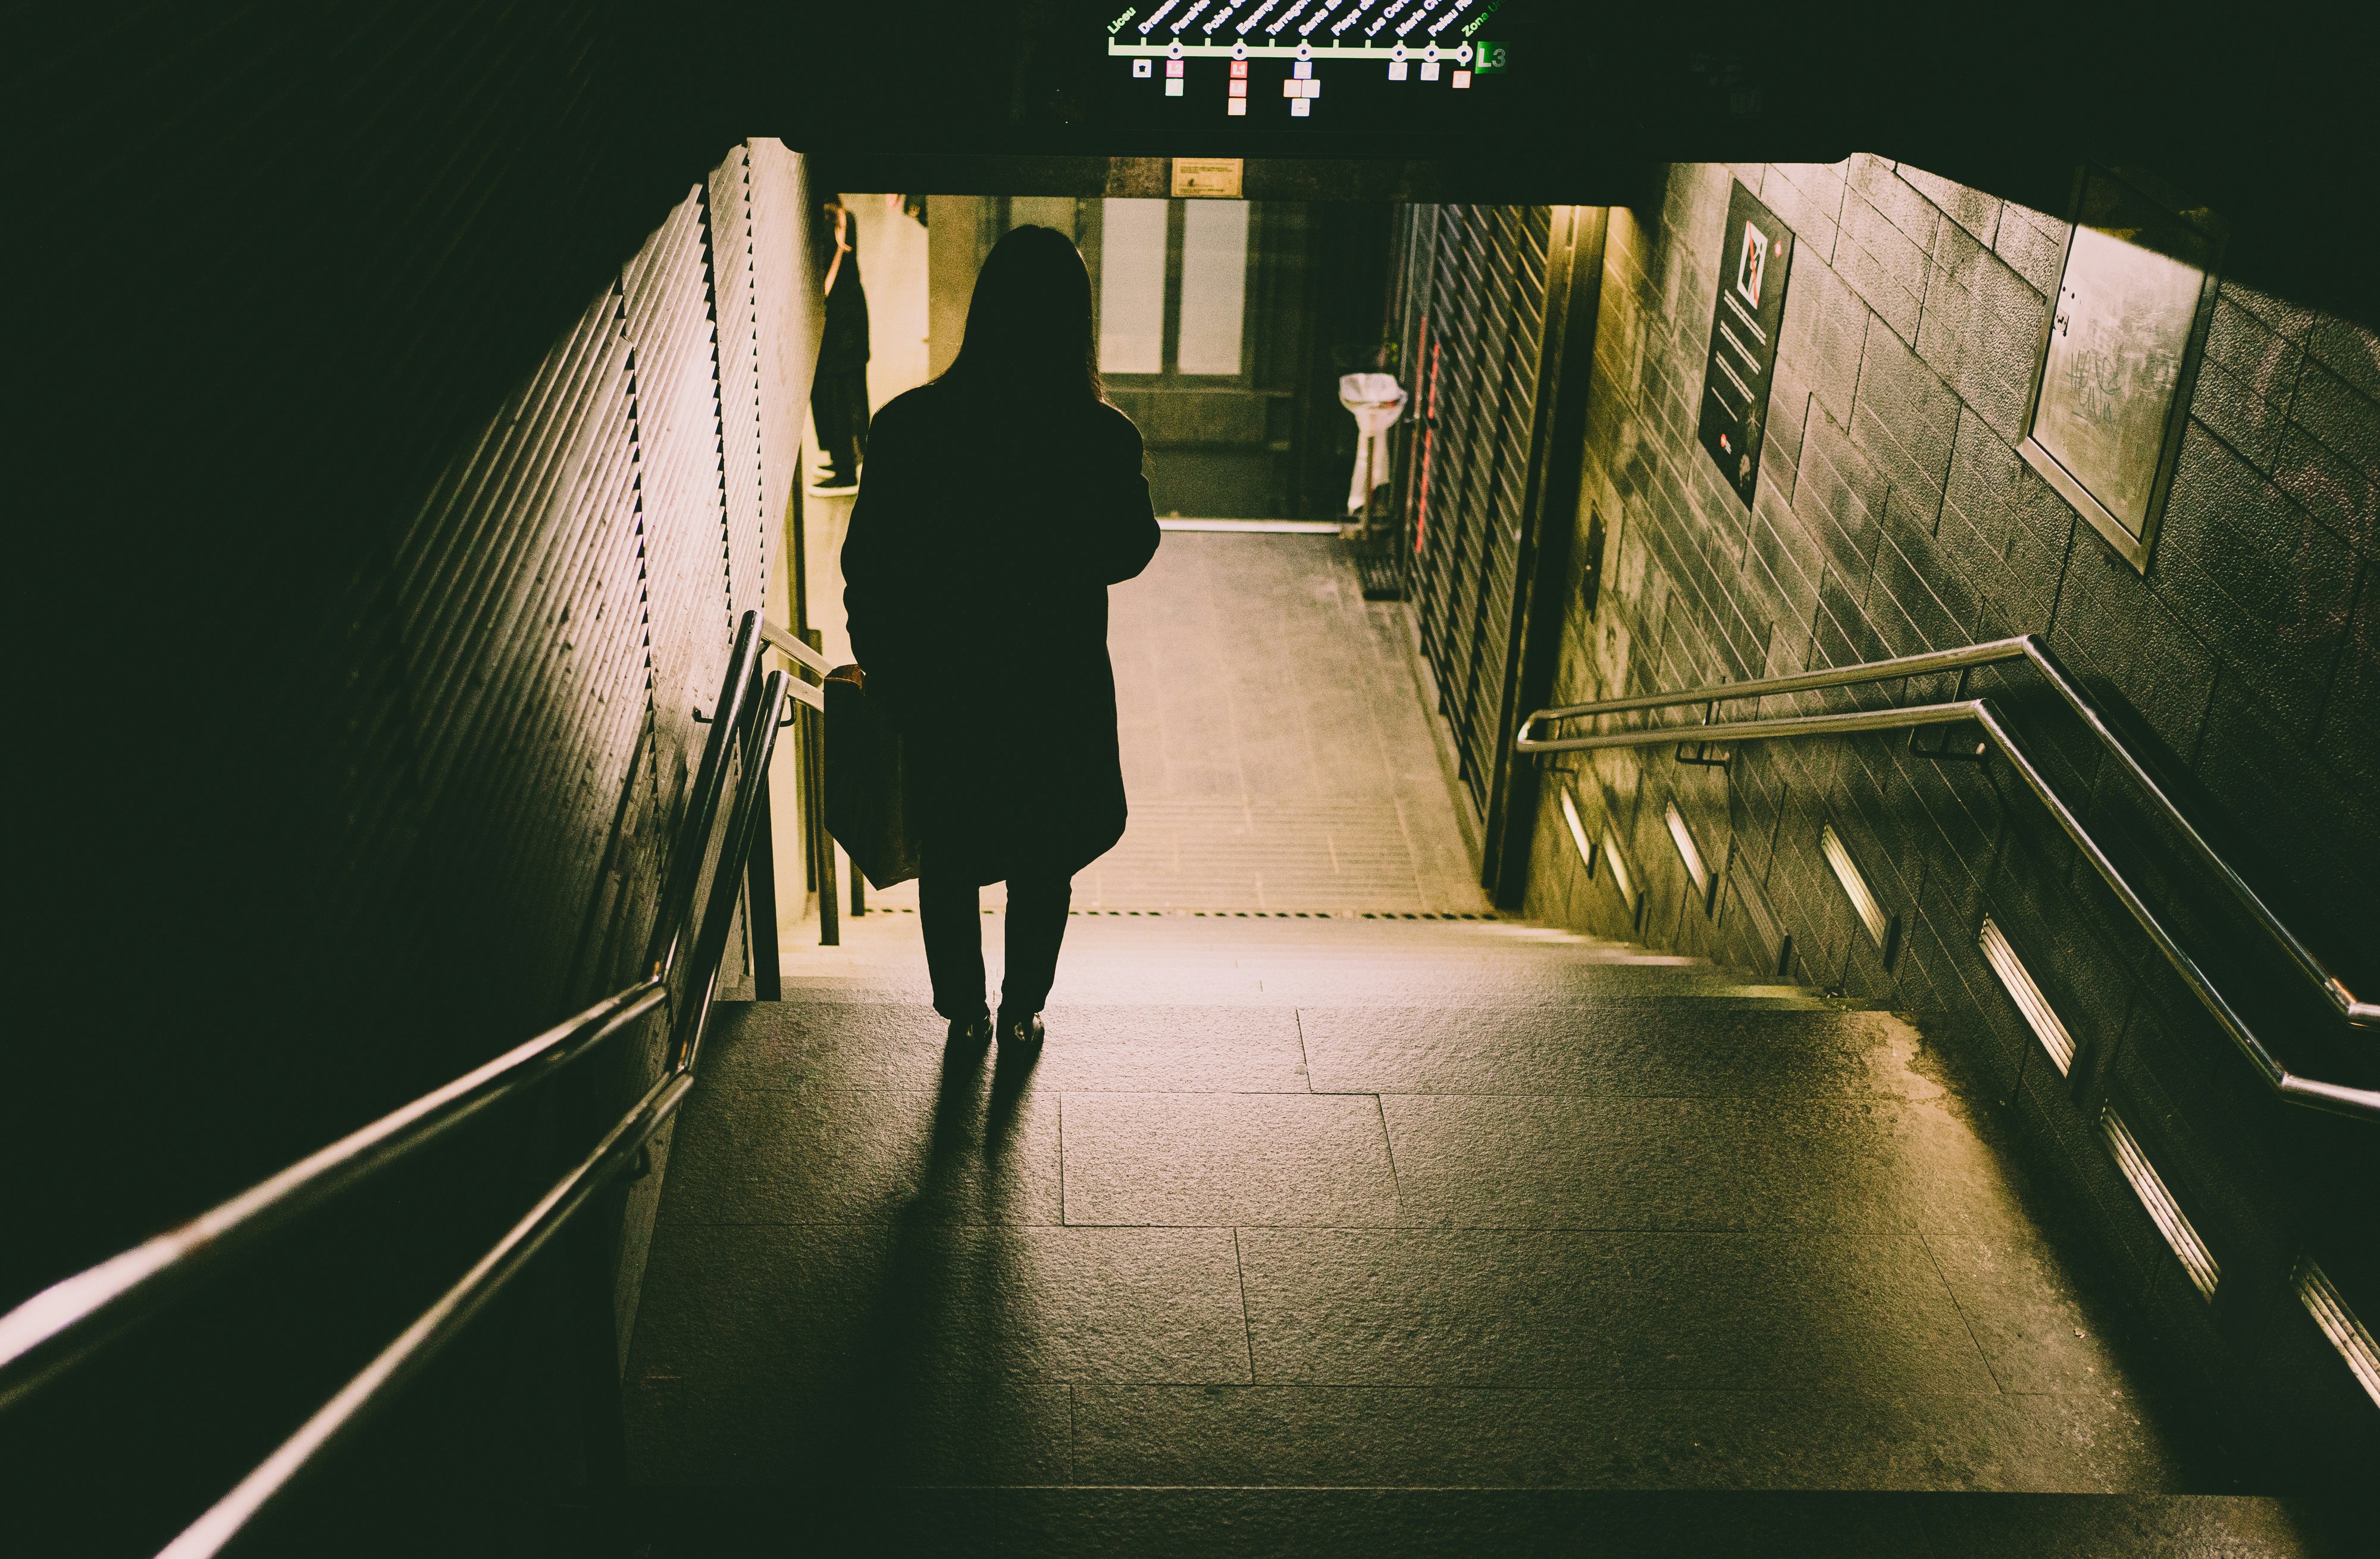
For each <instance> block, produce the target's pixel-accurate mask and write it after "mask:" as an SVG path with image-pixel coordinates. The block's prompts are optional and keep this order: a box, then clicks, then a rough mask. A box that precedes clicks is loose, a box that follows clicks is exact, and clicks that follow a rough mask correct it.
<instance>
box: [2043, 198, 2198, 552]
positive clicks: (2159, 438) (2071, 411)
mask: <svg viewBox="0 0 2380 1559" xmlns="http://www.w3.org/2000/svg"><path fill="white" fill-rule="evenodd" d="M2075 208H2076V209H2075V215H2076V221H2075V224H2074V228H2073V232H2072V234H2071V236H2070V238H2068V240H2067V247H2066V260H2065V263H2064V264H2063V266H2061V267H2060V270H2059V274H2058V296H2057V297H2056V298H2054V299H2052V300H2051V303H2050V307H2049V309H2048V311H2047V317H2046V319H2045V320H2044V322H2043V328H2042V344H2041V376H2040V377H2039V378H2038V379H2037V380H2035V381H2034V396H2033V408H2032V410H2031V412H2030V414H2029V415H2028V416H2027V417H2026V419H2025V437H2024V440H2023V442H2022V444H2020V445H2018V446H2017V450H2018V453H2019V454H2021V455H2022V456H2023V457H2024V458H2025V462H2026V464H2028V465H2030V466H2031V467H2032V468H2033V469H2034V470H2036V471H2038V472H2039V473H2041V475H2042V477H2043V478H2044V480H2046V481H2048V483H2049V484H2050V486H2052V487H2054V488H2056V489H2057V490H2058V495H2059V496H2060V497H2062V498H2064V499H2065V500H2066V501H2067V502H2068V503H2069V504H2070V505H2073V507H2074V510H2075V512H2076V513H2078V514H2080V515H2081V516H2082V517H2083V518H2084V519H2086V520H2088V521H2090V523H2091V527H2092V529H2093V530H2096V531H2098V532H2099V535H2100V537H2101V539H2102V540H2104V541H2105V542H2107V544H2108V545H2109V546H2110V547H2113V548H2114V549H2115V550H2116V551H2117V553H2119V554H2121V555H2122V557H2123V558H2124V560H2125V561H2126V562H2128V563H2130V564H2131V566H2133V567H2135V568H2138V569H2140V570H2142V571H2143V573H2145V572H2147V570H2148V563H2149V554H2150V552H2151V551H2152V550H2154V549H2155V545H2156V532H2157V522H2158V521H2159V519H2161V518H2163V516H2164V510H2165V497H2166V492H2167V490H2168V488H2169V487H2170V486H2171V485H2172V482H2173V468H2174V462H2175V459H2176V457H2178V456H2179V455H2180V451H2181V428H2182V423H2183V421H2184V420H2186V418H2187V416H2188V412H2189V407H2190V392H2191V386H2192V383H2193V381H2194V380H2195V379H2196V377H2197V372H2198V360H2199V358H2200V357H2201V355H2202V354H2203V353H2204V350H2205V342H2206V330H2207V324H2208V322H2209V321H2210V320H2212V318H2213V317H2214V311H2215V293H2216V272H2215V266H2216V259H2217V257H2218V250H2220V248H2221V242H2220V237H2221V225H2220V224H2219V223H2217V222H2216V220H2215V218H2213V217H2212V216H2211V215H2209V214H2208V213H2205V212H2203V211H2193V212H2181V211H2178V210H2177V209H2176V208H2175V206H2174V204H2173V203H2172V202H2171V201H2170V200H2168V201H2158V200H2155V199H2152V198H2151V197H2149V196H2148V195H2146V194H2144V193H2143V191H2142V190H2141V189H2138V188H2137V187H2135V186H2134V185H2133V184H2132V183H2131V181H2130V180H2128V179H2127V178H2125V177H2122V176H2120V175H2118V174H2112V173H2107V172H2104V171H2101V170H2098V169H2091V170H2088V171H2086V172H2085V173H2084V175H2083V177H2082V179H2081V180H2080V182H2079V184H2078V187H2077V190H2076V194H2075Z"/></svg>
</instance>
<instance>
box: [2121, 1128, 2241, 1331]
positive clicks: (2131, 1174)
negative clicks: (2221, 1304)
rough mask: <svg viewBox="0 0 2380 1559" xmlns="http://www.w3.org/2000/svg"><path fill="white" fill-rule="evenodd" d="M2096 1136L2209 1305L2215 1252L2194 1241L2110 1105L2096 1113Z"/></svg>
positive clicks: (2216, 1273) (2215, 1278) (2216, 1275)
mask: <svg viewBox="0 0 2380 1559" xmlns="http://www.w3.org/2000/svg"><path fill="white" fill-rule="evenodd" d="M2099 1134H2100V1135H2101V1136H2102V1137H2105V1138H2106V1139H2107V1151H2109V1152H2111V1153H2113V1154H2115V1156H2116V1167H2117V1168H2118V1169H2120V1170H2122V1171H2123V1172H2124V1178H2125V1179H2127V1180H2129V1181H2131V1183H2132V1194H2133V1195H2135V1196H2137V1197H2139V1198H2140V1199H2141V1205H2142V1206H2143V1207H2145V1208H2147V1209H2148V1212H2149V1221H2150V1222H2151V1223H2153V1224H2155V1225H2156V1226H2157V1233H2159V1234H2161V1235H2163V1236H2165V1242H2166V1244H2168V1245H2169V1246H2171V1247H2172V1248H2173V1253H2174V1255H2175V1256H2177V1257H2179V1258H2180V1261H2181V1268H2182V1271H2184V1272H2186V1273H2189V1274H2190V1281H2191V1283H2192V1285H2194V1286H2195V1287H2196V1288H2197V1290H2198V1297H2200V1298H2202V1299H2204V1300H2206V1301H2207V1302H2208V1303H2210V1304H2212V1303H2213V1302H2214V1299H2215V1285H2216V1283H2217V1282H2219V1281H2220V1280H2221V1279H2222V1276H2223V1269H2222V1268H2221V1267H2219V1266H2217V1265H2216V1261H2215V1252H2213V1251H2212V1250H2209V1249H2207V1248H2206V1242H2205V1241H2204V1240H2203V1239H2201V1238H2199V1237H2198V1230H2197V1229H2196V1228H2195V1227H2193V1226H2192V1224H2191V1222H2190V1220H2189V1218H2188V1217H2186V1216H2185V1215H2184V1214H2183V1212H2182V1211H2181V1203H2180V1202H2178V1201H2176V1200H2173V1193H2172V1192H2171V1191H2169V1190H2167V1189H2166V1187H2165V1176H2164V1175H2159V1174H2158V1173H2157V1172H2156V1165H2155V1164H2153V1163H2150V1162H2149V1156H2148V1154H2146V1153H2144V1152H2143V1151H2141V1144H2140V1139H2138V1138H2135V1137H2134V1136H2133V1135H2132V1128H2131V1127H2129V1126H2126V1125H2125V1124H2124V1117H2123V1116H2121V1115H2119V1114H2117V1113H2116V1107H2115V1106H2114V1105H2113V1104H2110V1105H2107V1107H2106V1108H2105V1109H2103V1110H2101V1111H2100V1112H2099Z"/></svg>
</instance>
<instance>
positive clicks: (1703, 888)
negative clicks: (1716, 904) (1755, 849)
mask: <svg viewBox="0 0 2380 1559" xmlns="http://www.w3.org/2000/svg"><path fill="white" fill-rule="evenodd" d="M1663 819H1664V821H1665V822H1668V823H1669V825H1670V842H1671V843H1672V844H1674V845H1676V846H1678V859H1679V861H1680V862H1682V864H1683V865H1684V867H1685V869H1686V875H1687V876H1688V877H1690V878H1692V879H1694V896H1695V897H1697V898H1699V899H1701V900H1702V901H1703V907H1704V908H1705V909H1706V910H1707V909H1708V908H1709V907H1710V896H1711V869H1710V868H1709V867H1708V866H1707V865H1706V864H1705V863H1704V861H1703V852H1702V848H1701V846H1698V845H1696V844H1695V843H1694V830H1693V829H1692V828H1689V827H1687V826H1686V814H1685V813H1683V812H1682V811H1680V810H1678V804H1677V803H1676V802H1675V801H1672V802H1670V805H1669V810H1667V811H1666V812H1665V813H1664V814H1663Z"/></svg>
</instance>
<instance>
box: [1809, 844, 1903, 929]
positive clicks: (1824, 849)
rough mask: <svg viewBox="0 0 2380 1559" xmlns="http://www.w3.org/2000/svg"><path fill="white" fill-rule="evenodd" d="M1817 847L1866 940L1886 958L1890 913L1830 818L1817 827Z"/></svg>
mask: <svg viewBox="0 0 2380 1559" xmlns="http://www.w3.org/2000/svg"><path fill="white" fill-rule="evenodd" d="M1818 851H1819V853H1820V854H1822V855H1824V856H1825V857H1826V858H1827V865H1828V867H1830V868H1831V869H1832V870H1833V871H1834V873H1835V881H1836V882H1838V883H1841V884H1842V887H1843V896H1844V897H1845V898H1848V899H1850V900H1851V901H1852V912H1853V913H1855V914H1857V915H1858V916H1859V922H1860V924H1861V925H1863V926H1865V927H1866V928H1867V934H1868V940H1869V941H1871V942H1873V943H1875V944H1876V946H1877V947H1879V948H1881V949H1883V950H1884V954H1885V956H1886V957H1887V958H1890V957H1891V956H1892V931H1893V926H1892V917H1891V916H1889V915H1888V914H1886V913H1885V912H1884V906H1883V905H1881V904H1879V903H1877V902H1876V890H1875V889H1873V888H1871V887H1869V886H1868V885H1867V874H1866V873H1865V872H1864V871H1861V870H1860V869H1859V862H1857V861H1855V860H1853V859H1852V852H1851V849H1850V847H1849V846H1846V845H1844V843H1843V836H1842V835H1841V834H1838V833H1836V832H1835V825H1834V824H1833V823H1831V822H1830V823H1827V824H1825V825H1824V826H1822V827H1821V828H1820V829H1819V830H1818Z"/></svg>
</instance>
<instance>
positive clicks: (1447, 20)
mask: <svg viewBox="0 0 2380 1559" xmlns="http://www.w3.org/2000/svg"><path fill="white" fill-rule="evenodd" d="M1470 5H1471V0H1454V8H1453V9H1451V10H1450V11H1448V12H1447V13H1446V15H1444V16H1442V17H1440V18H1438V19H1437V20H1436V21H1434V22H1432V23H1430V24H1429V35H1430V36H1431V37H1433V38H1435V37H1437V36H1438V35H1439V33H1441V32H1443V31H1445V30H1447V29H1448V28H1450V27H1451V26H1453V25H1454V18H1457V17H1459V16H1461V15H1462V14H1463V11H1464V10H1465V9H1467V8H1468V7H1469V6H1470Z"/></svg>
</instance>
